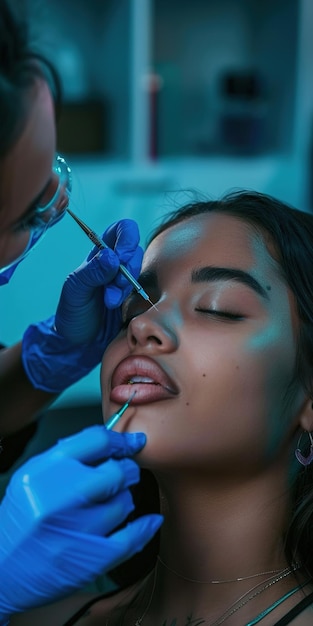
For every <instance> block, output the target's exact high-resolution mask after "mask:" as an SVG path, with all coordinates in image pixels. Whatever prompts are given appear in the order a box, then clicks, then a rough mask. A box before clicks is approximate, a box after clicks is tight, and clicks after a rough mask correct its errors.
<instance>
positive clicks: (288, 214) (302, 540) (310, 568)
mask: <svg viewBox="0 0 313 626" xmlns="http://www.w3.org/2000/svg"><path fill="white" fill-rule="evenodd" d="M212 212H214V213H224V214H227V215H230V216H232V217H236V218H239V219H242V220H243V221H245V222H246V223H249V224H250V225H251V226H253V227H254V228H255V229H256V230H257V231H258V232H259V233H260V234H261V235H263V236H265V242H268V241H269V242H270V243H271V244H272V247H273V245H274V250H275V252H274V254H275V260H276V261H277V262H278V265H279V267H280V272H281V276H282V278H283V280H284V281H285V282H286V284H287V285H288V286H289V288H290V289H291V291H292V293H293V295H294V298H295V302H296V306H297V312H298V316H299V334H298V341H297V358H296V363H295V371H294V377H293V380H294V381H296V380H297V381H300V382H301V383H302V385H303V387H304V389H306V391H307V393H308V395H309V397H310V398H311V399H313V215H311V214H309V213H305V212H303V211H300V210H297V209H295V208H293V207H291V206H289V205H287V204H285V203H283V202H280V201H279V200H277V199H275V198H273V197H271V196H268V195H265V194H261V193H257V192H249V191H236V192H233V193H230V194H228V195H226V196H224V197H223V198H221V199H220V200H211V201H202V202H192V203H190V204H187V205H185V206H184V207H182V208H180V209H178V210H175V211H173V212H171V213H170V214H169V215H168V216H166V218H165V220H164V221H163V222H162V223H161V224H160V225H159V226H158V227H157V228H156V229H155V230H154V232H153V234H152V235H151V236H150V239H149V242H151V241H152V240H153V239H155V237H157V235H159V234H160V233H162V232H163V231H164V230H167V229H168V228H170V227H171V226H175V225H176V224H179V223H180V222H182V221H184V220H186V219H188V218H192V217H195V216H197V215H201V214H203V213H212ZM291 387H292V385H291ZM308 443H309V438H308ZM291 489H292V501H293V511H292V519H291V523H290V525H289V527H288V529H287V532H286V537H285V547H286V555H287V557H288V559H289V561H290V563H292V562H295V560H299V561H301V563H302V564H303V566H304V567H305V568H306V569H307V572H308V573H309V575H310V576H313V464H312V466H307V467H305V468H302V469H300V470H299V471H298V473H297V475H296V476H295V478H294V482H293V484H292V485H291Z"/></svg>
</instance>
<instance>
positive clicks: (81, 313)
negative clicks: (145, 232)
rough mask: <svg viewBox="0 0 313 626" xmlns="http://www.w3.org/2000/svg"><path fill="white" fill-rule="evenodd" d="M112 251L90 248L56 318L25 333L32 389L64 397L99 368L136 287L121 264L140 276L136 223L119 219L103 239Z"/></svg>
mask: <svg viewBox="0 0 313 626" xmlns="http://www.w3.org/2000/svg"><path fill="white" fill-rule="evenodd" d="M103 240H104V241H105V243H106V244H107V245H108V246H109V248H110V249H107V248H105V249H103V250H100V251H99V250H98V249H97V248H96V247H94V248H93V249H92V251H91V252H90V254H89V256H88V257H87V259H86V260H85V261H84V263H83V264H82V265H81V266H80V267H78V268H77V269H76V270H75V271H74V272H72V273H71V274H70V275H69V276H68V277H67V279H66V281H65V283H64V285H63V289H62V293H61V297H60V300H59V304H58V307H57V312H56V315H55V317H51V318H50V319H48V320H45V321H43V322H40V323H38V324H32V325H31V326H30V327H29V328H28V329H27V330H26V333H25V334H24V337H23V349H22V358H23V365H24V368H25V370H26V373H27V376H28V378H29V379H30V381H31V382H32V384H33V386H34V387H35V388H38V389H43V390H44V391H48V392H53V393H60V392H61V391H63V390H64V389H66V388H67V387H68V386H69V385H71V384H73V383H74V382H76V381H77V380H79V379H80V378H82V377H83V376H85V375H86V374H88V373H89V372H90V371H91V370H92V369H93V368H94V367H95V366H96V365H98V363H100V361H101V359H102V356H103V352H104V350H105V348H106V346H107V345H108V344H109V343H110V341H112V339H114V337H115V336H116V335H117V333H118V332H119V330H120V326H121V311H120V305H121V303H122V302H123V300H124V299H125V298H126V296H127V295H128V294H129V293H130V291H131V289H132V286H131V285H130V284H129V282H128V281H127V280H126V278H125V277H124V276H123V275H122V274H121V273H120V272H119V265H120V263H122V264H123V265H125V266H126V267H127V269H128V270H129V271H130V272H131V273H132V274H133V275H134V277H135V278H137V277H138V275H139V272H140V268H141V262H142V256H143V251H142V249H141V248H140V246H139V230H138V226H137V224H136V222H134V221H133V220H128V219H127V220H121V221H119V222H116V223H115V224H113V225H112V226H110V227H109V228H108V229H107V230H106V231H105V233H104V234H103Z"/></svg>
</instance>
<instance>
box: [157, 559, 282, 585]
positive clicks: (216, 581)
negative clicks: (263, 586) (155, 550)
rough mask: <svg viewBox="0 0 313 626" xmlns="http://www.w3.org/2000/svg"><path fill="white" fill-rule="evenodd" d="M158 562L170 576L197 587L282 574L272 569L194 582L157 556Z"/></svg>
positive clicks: (280, 569)
mask: <svg viewBox="0 0 313 626" xmlns="http://www.w3.org/2000/svg"><path fill="white" fill-rule="evenodd" d="M157 559H158V561H160V563H162V565H163V566H164V567H165V568H166V569H168V571H169V572H172V574H175V576H177V577H178V578H182V579H183V580H187V581H188V582H190V583H197V584H198V585H223V584H225V583H237V582H241V581H242V580H249V579H251V578H257V577H258V576H268V575H269V574H278V573H279V574H280V573H281V572H282V568H279V569H272V570H269V571H268V572H258V573H257V574H250V576H241V577H240V578H229V579H228V580H227V579H226V580H195V579H193V578H187V576H183V574H180V573H179V572H176V571H175V570H174V569H172V568H171V567H169V566H168V565H167V564H166V563H165V562H164V561H162V559H161V557H160V556H159V555H158V556H157Z"/></svg>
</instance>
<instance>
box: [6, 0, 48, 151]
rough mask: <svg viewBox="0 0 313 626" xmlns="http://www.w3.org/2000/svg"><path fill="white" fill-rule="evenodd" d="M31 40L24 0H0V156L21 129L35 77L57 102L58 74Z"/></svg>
mask: <svg viewBox="0 0 313 626" xmlns="http://www.w3.org/2000/svg"><path fill="white" fill-rule="evenodd" d="M30 40H31V37H30V25H29V19H28V17H27V4H26V2H25V1H23V0H0V120H1V126H0V158H1V157H3V156H5V155H6V154H7V152H8V151H9V150H10V148H11V146H12V145H13V144H14V142H15V141H16V140H17V139H18V137H19V135H20V133H21V132H22V130H23V126H24V122H25V116H26V112H27V97H26V96H27V94H28V93H29V90H30V89H31V87H32V86H33V84H34V82H35V80H36V79H37V78H43V79H44V80H46V82H47V83H48V84H49V86H50V88H51V92H52V94H53V96H54V98H55V101H56V104H58V103H59V101H60V82H59V79H58V76H57V73H56V71H55V69H54V67H53V65H52V64H51V63H50V61H49V60H48V59H46V58H45V57H44V56H43V55H42V54H41V53H40V52H39V51H36V50H35V48H33V47H32V44H31V41H30Z"/></svg>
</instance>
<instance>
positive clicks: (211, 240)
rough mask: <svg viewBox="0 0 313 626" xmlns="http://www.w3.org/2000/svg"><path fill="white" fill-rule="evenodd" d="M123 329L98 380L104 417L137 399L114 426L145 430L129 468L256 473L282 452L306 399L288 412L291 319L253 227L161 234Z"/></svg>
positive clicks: (205, 222)
mask: <svg viewBox="0 0 313 626" xmlns="http://www.w3.org/2000/svg"><path fill="white" fill-rule="evenodd" d="M140 282H141V283H142V285H143V286H144V288H145V289H146V291H147V292H148V294H149V295H150V297H151V298H152V300H153V301H154V302H155V303H156V306H157V310H156V309H155V308H152V307H151V308H148V307H147V305H146V303H145V302H144V301H143V300H142V298H141V297H140V296H138V295H137V294H135V295H134V294H133V295H131V296H130V297H129V298H128V299H127V301H126V302H125V303H124V318H125V326H126V327H125V329H124V330H122V332H121V333H120V334H119V335H118V337H117V338H116V339H115V340H114V341H113V342H112V343H111V344H110V346H109V347H108V349H107V350H106V352H105V354H104V357H103V361H102V370H101V388H102V398H103V415H104V418H105V419H107V418H108V417H109V415H110V414H111V413H113V412H114V411H116V410H117V409H118V408H120V406H121V405H122V404H123V403H124V402H125V401H126V400H127V399H128V398H129V396H130V395H131V394H132V393H133V392H134V391H136V395H135V398H134V400H133V401H132V403H131V406H130V407H129V408H128V409H127V411H126V413H125V414H124V416H123V418H122V419H121V420H120V421H119V423H118V424H117V426H116V430H119V431H126V430H127V431H144V432H145V433H146V435H147V444H146V446H145V448H144V449H143V450H142V452H141V453H140V455H139V456H138V459H139V460H140V462H141V463H142V465H143V466H146V467H150V468H152V469H157V468H161V467H164V466H169V465H171V466H179V467H181V468H182V467H186V468H189V469H190V467H194V468H196V467H198V468H199V467H200V466H203V467H206V468H207V469H208V468H210V467H212V468H214V469H215V470H216V468H217V467H219V468H220V470H221V471H224V470H226V468H227V466H228V465H229V464H231V467H232V468H234V467H236V468H237V471H239V470H240V468H241V467H243V466H245V467H246V466H247V463H249V466H250V469H252V467H255V468H258V467H260V464H261V465H262V466H264V464H265V465H266V464H268V463H270V462H271V461H272V460H273V459H275V458H277V456H279V454H280V452H281V454H283V455H284V454H285V453H286V449H287V447H288V442H289V438H290V437H291V436H292V434H293V433H294V429H295V421H296V415H297V413H298V412H299V410H300V408H301V407H302V405H303V403H304V393H303V391H302V390H301V388H300V385H296V387H295V389H294V393H293V394H292V397H291V398H289V401H288V403H287V402H286V393H287V390H288V389H289V384H290V382H291V380H292V377H293V371H294V364H295V357H296V339H295V337H296V326H297V318H296V313H295V303H294V300H293V297H292V295H291V293H290V291H289V289H288V288H287V286H286V285H285V284H284V282H283V281H282V279H281V278H280V276H279V267H278V264H277V263H276V262H275V260H274V259H273V258H272V256H271V255H270V254H269V252H268V250H267V247H266V245H265V243H264V241H263V239H262V237H261V235H260V234H258V233H257V232H256V231H255V230H254V229H253V228H252V227H251V226H249V225H247V224H246V223H245V222H243V221H242V220H239V219H236V218H234V217H231V216H227V215H225V214H224V215H222V214H217V213H211V214H206V215H200V216H197V217H194V218H189V219H188V220H186V221H184V222H182V223H180V224H178V225H177V226H175V227H171V228H169V229H168V230H166V231H165V232H163V233H162V234H161V235H159V236H158V237H157V238H156V239H155V240H154V241H153V242H152V244H151V245H150V246H149V247H148V249H147V252H146V254H145V256H144V262H143V267H142V274H141V277H140Z"/></svg>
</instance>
